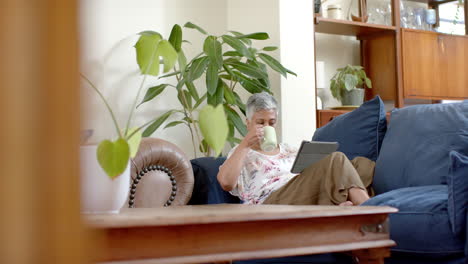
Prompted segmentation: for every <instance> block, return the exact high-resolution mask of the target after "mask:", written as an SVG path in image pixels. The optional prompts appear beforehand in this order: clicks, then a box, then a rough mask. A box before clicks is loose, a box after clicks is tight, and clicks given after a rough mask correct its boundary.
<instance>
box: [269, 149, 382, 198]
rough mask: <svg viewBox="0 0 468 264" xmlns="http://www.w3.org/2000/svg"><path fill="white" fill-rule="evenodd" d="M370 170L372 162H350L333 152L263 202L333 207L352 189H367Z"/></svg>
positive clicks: (370, 181) (342, 155)
mask: <svg viewBox="0 0 468 264" xmlns="http://www.w3.org/2000/svg"><path fill="white" fill-rule="evenodd" d="M374 168H375V162H373V161H371V160H369V159H367V158H363V157H356V158H355V159H353V160H352V161H350V160H349V159H348V158H347V157H346V155H344V154H343V153H342V152H334V153H332V154H330V155H328V156H327V157H325V158H324V159H322V160H321V161H319V162H317V163H314V164H313V165H311V166H310V167H308V168H307V169H305V170H304V171H303V172H302V173H301V174H300V175H297V176H296V177H294V178H293V179H291V180H290V181H289V182H288V183H287V184H286V185H284V186H283V187H281V188H280V189H278V190H276V191H274V192H272V193H271V194H270V196H268V197H267V198H266V200H265V201H264V202H263V203H264V204H291V205H337V204H340V203H342V202H345V201H347V200H348V191H349V189H350V188H352V187H357V188H360V189H363V190H366V188H369V189H370V184H371V183H372V178H373V177H374ZM369 195H370V196H371V195H372V193H370V194H369Z"/></svg>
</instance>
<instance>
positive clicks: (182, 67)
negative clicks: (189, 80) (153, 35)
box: [177, 50, 187, 74]
mask: <svg viewBox="0 0 468 264" xmlns="http://www.w3.org/2000/svg"><path fill="white" fill-rule="evenodd" d="M178 54H179V56H178V57H177V62H178V63H179V72H177V73H182V74H184V73H185V68H186V67H187V57H185V53H184V51H183V50H180V51H179V53H178Z"/></svg>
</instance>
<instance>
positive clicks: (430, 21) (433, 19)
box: [425, 9, 437, 31]
mask: <svg viewBox="0 0 468 264" xmlns="http://www.w3.org/2000/svg"><path fill="white" fill-rule="evenodd" d="M425 18H426V24H427V30H431V31H434V25H435V24H436V23H437V16H436V11H435V10H434V9H426V17H425Z"/></svg>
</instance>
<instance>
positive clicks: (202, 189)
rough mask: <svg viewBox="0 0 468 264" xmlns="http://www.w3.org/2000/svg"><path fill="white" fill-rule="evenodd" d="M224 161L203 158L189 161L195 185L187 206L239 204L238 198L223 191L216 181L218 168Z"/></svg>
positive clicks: (223, 159) (222, 159) (221, 159)
mask: <svg viewBox="0 0 468 264" xmlns="http://www.w3.org/2000/svg"><path fill="white" fill-rule="evenodd" d="M225 160H226V158H216V159H215V158H211V157H205V158H198V159H193V160H191V161H190V162H191V163H192V169H193V176H194V178H195V183H194V186H193V192H192V198H191V199H190V201H189V202H188V204H190V205H195V204H220V203H240V200H239V198H238V197H236V196H233V195H231V194H230V193H229V192H226V191H224V190H223V188H221V185H219V182H218V180H217V179H216V176H217V175H218V171H219V166H221V165H222V164H223V163H224V161H225Z"/></svg>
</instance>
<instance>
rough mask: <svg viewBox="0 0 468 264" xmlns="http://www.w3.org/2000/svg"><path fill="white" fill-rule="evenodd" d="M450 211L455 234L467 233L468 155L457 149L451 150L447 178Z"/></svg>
mask: <svg viewBox="0 0 468 264" xmlns="http://www.w3.org/2000/svg"><path fill="white" fill-rule="evenodd" d="M447 185H448V211H449V215H450V221H451V224H452V231H453V233H454V234H463V235H465V228H466V224H467V219H466V217H467V216H466V215H467V213H468V212H467V209H466V208H468V157H467V156H465V155H462V154H460V153H458V152H456V151H451V152H450V167H449V175H448V178H447Z"/></svg>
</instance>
